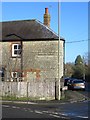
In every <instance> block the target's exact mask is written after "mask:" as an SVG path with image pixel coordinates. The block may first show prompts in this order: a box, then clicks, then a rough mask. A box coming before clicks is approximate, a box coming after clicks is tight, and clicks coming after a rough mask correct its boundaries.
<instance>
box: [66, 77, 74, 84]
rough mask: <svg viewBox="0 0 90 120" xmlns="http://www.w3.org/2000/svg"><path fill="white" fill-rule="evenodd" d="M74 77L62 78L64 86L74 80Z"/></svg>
mask: <svg viewBox="0 0 90 120" xmlns="http://www.w3.org/2000/svg"><path fill="white" fill-rule="evenodd" d="M74 79H75V78H71V77H68V78H64V86H68V84H69V83H70V82H71V81H72V80H74Z"/></svg>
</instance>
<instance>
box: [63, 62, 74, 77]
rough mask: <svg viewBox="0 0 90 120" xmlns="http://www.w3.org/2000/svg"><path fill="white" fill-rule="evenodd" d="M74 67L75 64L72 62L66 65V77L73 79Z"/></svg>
mask: <svg viewBox="0 0 90 120" xmlns="http://www.w3.org/2000/svg"><path fill="white" fill-rule="evenodd" d="M73 66H74V64H73V63H71V62H68V63H66V64H65V77H71V76H72V74H73V72H74V71H73Z"/></svg>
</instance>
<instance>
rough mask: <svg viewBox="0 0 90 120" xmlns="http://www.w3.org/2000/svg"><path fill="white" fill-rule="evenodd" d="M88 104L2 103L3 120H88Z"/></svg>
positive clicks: (86, 102)
mask: <svg viewBox="0 0 90 120" xmlns="http://www.w3.org/2000/svg"><path fill="white" fill-rule="evenodd" d="M88 105H90V102H88V101H84V102H74V103H73V102H71V103H70V102H66V103H65V102H63V103H37V104H32V103H31V104H20V103H19V104H17V103H3V104H2V117H3V118H55V119H57V118H64V119H69V118H70V119H71V120H72V119H73V120H82V119H88V115H89V109H88Z"/></svg>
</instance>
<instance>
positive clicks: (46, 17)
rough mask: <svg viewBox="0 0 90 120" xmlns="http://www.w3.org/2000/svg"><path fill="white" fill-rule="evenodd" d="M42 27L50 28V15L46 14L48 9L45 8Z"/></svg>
mask: <svg viewBox="0 0 90 120" xmlns="http://www.w3.org/2000/svg"><path fill="white" fill-rule="evenodd" d="M44 25H46V26H48V27H50V14H49V12H48V8H45V14H44Z"/></svg>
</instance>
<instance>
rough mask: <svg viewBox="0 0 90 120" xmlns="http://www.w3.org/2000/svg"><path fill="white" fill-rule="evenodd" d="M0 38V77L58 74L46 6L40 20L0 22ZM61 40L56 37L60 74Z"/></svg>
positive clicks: (22, 78)
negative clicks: (0, 27)
mask: <svg viewBox="0 0 90 120" xmlns="http://www.w3.org/2000/svg"><path fill="white" fill-rule="evenodd" d="M0 38H1V40H0V49H1V50H0V54H1V56H2V57H1V60H2V61H1V62H0V68H1V69H2V68H3V71H2V70H1V73H3V79H2V80H3V81H31V80H45V79H47V80H55V79H57V78H58V43H59V42H58V41H59V37H58V35H57V34H56V33H55V32H54V31H53V30H52V29H50V15H49V13H48V8H45V14H44V23H41V22H40V21H38V20H36V19H33V20H17V21H6V22H2V37H0ZM64 41H65V40H64V39H63V38H61V37H60V78H61V77H62V76H63V74H64ZM1 76H2V75H1Z"/></svg>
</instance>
